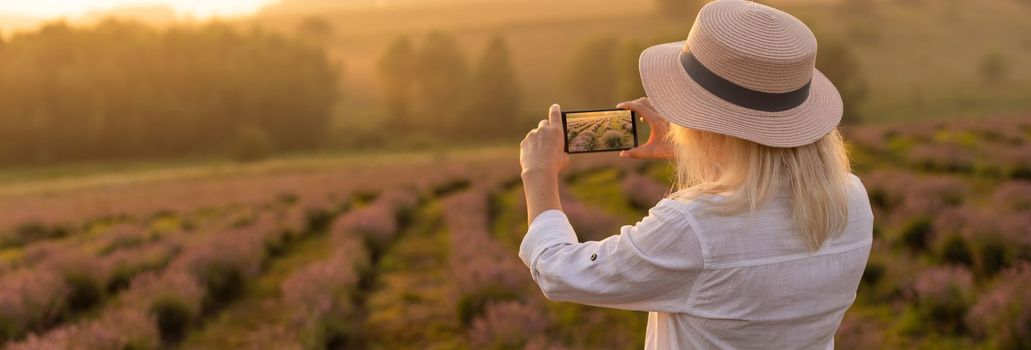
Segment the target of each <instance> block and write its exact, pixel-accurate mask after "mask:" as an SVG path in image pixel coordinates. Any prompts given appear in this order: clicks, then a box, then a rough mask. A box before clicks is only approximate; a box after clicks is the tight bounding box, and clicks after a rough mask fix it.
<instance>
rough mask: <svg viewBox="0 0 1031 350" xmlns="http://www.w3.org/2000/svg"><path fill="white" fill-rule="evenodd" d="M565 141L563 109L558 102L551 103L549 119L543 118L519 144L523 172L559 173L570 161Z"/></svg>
mask: <svg viewBox="0 0 1031 350" xmlns="http://www.w3.org/2000/svg"><path fill="white" fill-rule="evenodd" d="M564 143H565V135H563V133H562V111H561V110H560V109H559V106H558V105H557V104H555V105H551V108H550V109H548V119H544V120H541V122H540V123H539V124H537V128H536V129H533V130H530V132H529V133H527V134H526V138H524V139H523V142H521V143H520V144H519V164H520V165H521V166H522V168H523V173H524V174H526V173H528V172H540V173H544V174H547V175H552V176H553V175H558V172H559V171H560V170H562V168H564V167H565V166H566V164H568V163H569V155H568V154H566V152H565V150H564V148H565V147H564V146H563V145H564Z"/></svg>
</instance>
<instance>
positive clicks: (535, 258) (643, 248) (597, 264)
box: [519, 199, 704, 312]
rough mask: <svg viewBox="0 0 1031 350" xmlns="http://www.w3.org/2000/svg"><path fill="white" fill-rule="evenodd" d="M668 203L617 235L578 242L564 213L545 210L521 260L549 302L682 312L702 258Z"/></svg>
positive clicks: (685, 222)
mask: <svg viewBox="0 0 1031 350" xmlns="http://www.w3.org/2000/svg"><path fill="white" fill-rule="evenodd" d="M673 205H674V202H673V200H670V199H664V200H663V201H661V202H659V204H658V205H657V206H656V207H655V208H652V209H651V210H650V211H649V212H648V216H646V217H645V218H644V219H642V220H641V221H640V222H638V223H637V224H636V225H633V226H630V225H627V226H623V227H622V228H621V230H620V234H618V235H614V236H611V237H608V238H606V239H603V240H601V241H597V242H594V241H591V242H583V243H578V242H577V237H576V233H575V232H574V231H573V227H572V225H570V224H569V220H568V218H566V216H565V214H563V213H562V212H561V211H559V210H549V211H546V212H544V213H541V214H540V215H539V216H537V217H536V218H535V219H534V221H533V223H532V224H531V225H530V228H529V230H528V232H527V233H526V236H525V237H524V238H523V242H522V244H521V245H520V248H519V257H520V259H522V260H523V263H525V264H526V266H527V267H529V268H530V275H531V276H532V277H533V280H534V281H536V282H537V285H539V286H540V288H541V291H543V292H544V295H545V296H546V297H547V298H548V299H550V300H554V301H566V302H574V303H580V304H587V305H596V306H603V307H610V308H618V309H625V310H636V311H657V312H686V311H687V310H688V307H689V305H688V299H689V297H690V294H691V289H692V288H693V286H694V283H695V280H696V279H697V278H698V275H699V274H701V271H702V269H703V267H704V259H703V257H702V250H701V247H700V245H699V243H698V240H697V238H696V237H695V235H694V233H693V232H692V230H691V227H690V225H689V224H688V220H687V219H686V218H685V216H684V214H683V213H680V212H679V211H678V210H677V209H676V208H675V207H674V206H673Z"/></svg>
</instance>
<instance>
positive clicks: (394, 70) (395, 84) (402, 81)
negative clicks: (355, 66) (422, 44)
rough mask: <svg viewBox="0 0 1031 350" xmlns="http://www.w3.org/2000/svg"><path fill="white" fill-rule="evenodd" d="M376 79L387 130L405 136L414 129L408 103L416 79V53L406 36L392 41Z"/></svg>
mask: <svg viewBox="0 0 1031 350" xmlns="http://www.w3.org/2000/svg"><path fill="white" fill-rule="evenodd" d="M379 75H380V80H382V82H383V99H384V101H385V104H386V110H387V117H386V120H387V126H388V127H390V128H391V130H397V131H401V132H405V131H407V129H408V128H410V127H412V126H413V122H412V120H411V117H412V116H411V102H412V101H411V99H412V87H413V84H414V83H415V78H416V77H415V49H414V48H412V42H411V40H409V39H408V37H407V36H402V37H399V38H397V39H396V40H394V43H393V44H391V45H390V48H388V49H387V51H386V52H385V53H384V54H383V57H382V58H380V61H379Z"/></svg>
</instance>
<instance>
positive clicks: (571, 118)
mask: <svg viewBox="0 0 1031 350" xmlns="http://www.w3.org/2000/svg"><path fill="white" fill-rule="evenodd" d="M562 124H563V125H562V126H563V130H564V131H565V133H566V153H588V152H607V151H622V150H627V149H631V148H634V147H637V121H636V118H635V117H634V112H633V111H631V110H626V109H603V110H590V111H568V112H562Z"/></svg>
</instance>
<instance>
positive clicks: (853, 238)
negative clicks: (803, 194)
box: [648, 175, 873, 349]
mask: <svg viewBox="0 0 1031 350" xmlns="http://www.w3.org/2000/svg"><path fill="white" fill-rule="evenodd" d="M851 178H852V184H851V185H852V188H850V189H849V191H848V194H849V215H848V223H847V225H846V227H845V230H844V231H843V232H842V233H841V234H840V235H837V236H834V237H832V238H830V239H828V240H827V241H826V242H825V243H824V245H823V247H822V248H820V250H818V251H816V252H812V253H811V252H809V249H808V248H807V247H806V245H805V244H804V243H803V242H802V240H800V239H798V233H797V232H796V231H797V230H796V226H795V223H794V221H793V219H792V211H791V203H790V197H789V196H787V195H782V194H778V195H776V196H774V197H773V198H771V199H770V200H769V201H768V202H767V203H766V204H765V205H764V206H762V207H761V208H759V209H758V210H757V211H756V212H755V213H754V214H748V213H743V214H741V215H733V216H722V215H718V214H713V213H708V212H706V210H704V209H705V203H704V202H703V201H697V200H696V201H691V202H686V203H685V202H680V201H675V200H669V199H667V200H664V201H663V202H664V203H661V204H660V206H667V205H668V206H672V207H674V208H675V209H676V210H677V212H678V213H680V214H682V215H683V216H684V218H685V220H686V221H687V224H688V225H689V226H690V227H689V230H690V231H691V235H690V236H693V238H695V239H694V240H691V239H687V240H686V242H683V244H686V245H691V244H697V245H698V248H699V249H700V252H701V255H700V257H701V258H702V268H701V271H700V272H699V275H698V277H697V278H696V279H695V281H694V284H693V285H692V286H691V288H690V291H685V293H688V294H689V296H688V298H687V304H688V305H687V307H686V310H685V312H683V313H674V314H669V313H653V314H651V315H649V330H648V340H649V342H650V343H649V344H648V348H757V349H758V348H763V349H803V348H825V347H828V346H829V345H831V344H833V343H832V339H833V335H834V332H835V330H836V329H837V327H838V325H839V323H840V322H841V318H842V315H843V314H844V312H845V310H846V309H847V308H848V307H849V306H850V305H851V304H852V301H853V300H854V298H855V291H856V288H857V286H858V284H859V279H860V277H861V276H862V274H863V270H864V267H865V265H866V260H867V257H868V255H869V253H870V244H871V238H872V231H873V215H872V212H871V210H870V204H869V201H868V199H867V195H866V190H865V189H864V188H863V185H862V183H861V182H860V181H859V179H858V178H857V177H855V176H854V175H853V176H851ZM670 248H672V250H677V249H678V248H677V247H670ZM665 342H669V344H664V343H665ZM678 345H679V346H678Z"/></svg>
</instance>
